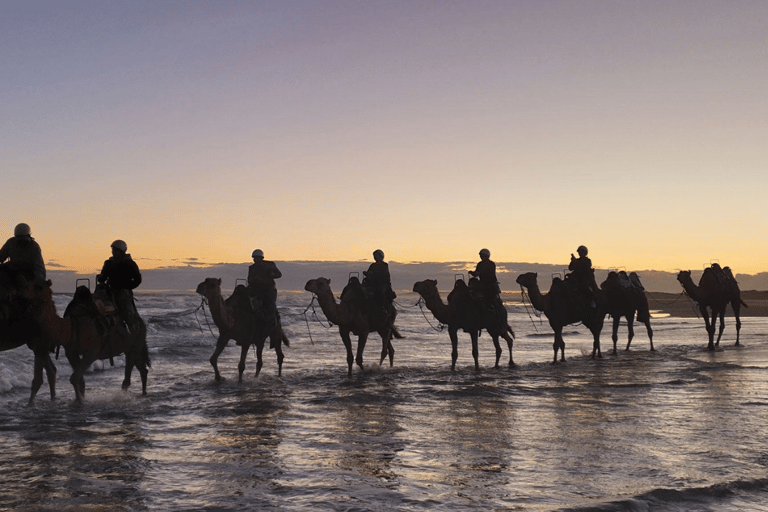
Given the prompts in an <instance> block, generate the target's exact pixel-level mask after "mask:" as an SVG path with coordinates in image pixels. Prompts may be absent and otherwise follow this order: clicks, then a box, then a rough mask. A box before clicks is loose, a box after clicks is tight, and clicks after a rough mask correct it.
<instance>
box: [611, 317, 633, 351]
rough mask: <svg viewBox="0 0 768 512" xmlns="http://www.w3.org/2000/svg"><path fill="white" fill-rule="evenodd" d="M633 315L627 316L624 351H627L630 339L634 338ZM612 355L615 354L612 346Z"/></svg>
mask: <svg viewBox="0 0 768 512" xmlns="http://www.w3.org/2000/svg"><path fill="white" fill-rule="evenodd" d="M634 316H635V315H634V314H631V315H629V316H627V348H626V350H629V345H630V344H632V339H633V338H634V337H635V319H634V318H633V317H634ZM613 353H614V354H615V353H616V345H615V344H614V346H613Z"/></svg>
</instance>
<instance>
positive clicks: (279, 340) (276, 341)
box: [269, 330, 285, 377]
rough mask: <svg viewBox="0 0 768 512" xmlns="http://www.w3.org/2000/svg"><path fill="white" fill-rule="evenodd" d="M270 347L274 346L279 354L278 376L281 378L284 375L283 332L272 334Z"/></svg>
mask: <svg viewBox="0 0 768 512" xmlns="http://www.w3.org/2000/svg"><path fill="white" fill-rule="evenodd" d="M269 341H270V345H272V346H274V348H275V353H276V354H277V376H278V377H280V376H281V375H282V374H283V359H285V356H284V355H283V347H282V345H283V332H282V330H278V332H276V333H274V332H273V333H272V334H271V335H270V338H269Z"/></svg>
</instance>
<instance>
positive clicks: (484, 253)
mask: <svg viewBox="0 0 768 512" xmlns="http://www.w3.org/2000/svg"><path fill="white" fill-rule="evenodd" d="M480 257H481V258H490V257H491V251H489V250H488V249H480Z"/></svg>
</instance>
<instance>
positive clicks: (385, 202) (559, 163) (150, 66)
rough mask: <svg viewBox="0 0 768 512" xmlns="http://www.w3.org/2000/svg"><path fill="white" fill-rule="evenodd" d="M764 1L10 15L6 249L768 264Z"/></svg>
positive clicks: (58, 255) (5, 8)
mask: <svg viewBox="0 0 768 512" xmlns="http://www.w3.org/2000/svg"><path fill="white" fill-rule="evenodd" d="M766 27H768V2H766V1H764V0H756V1H738V0H735V1H706V0H696V1H685V0H682V1H673V2H668V1H645V0H644V1H634V2H632V1H602V0H600V1H574V0H568V1H539V0H530V1H512V0H508V1H482V0H480V1H466V2H434V1H407V2H406V1H398V0H383V1H370V0H366V1H290V0H287V1H286V0H281V1H273V2H261V1H243V2H238V1H217V2H213V1H211V2H202V1H199V2H155V1H149V2H143V1H130V2H123V1H121V2H114V1H93V2H75V1H66V0H62V1H55V2H35V1H18V2H15V1H8V2H3V3H2V4H0V47H1V48H2V49H3V50H2V52H0V69H2V77H3V78H2V80H0V115H1V117H2V122H1V123H0V166H1V167H2V171H1V172H2V183H3V189H4V190H3V200H2V210H0V211H2V222H0V235H1V236H0V238H3V239H4V238H6V237H9V236H11V235H12V233H13V227H14V225H15V224H16V223H18V222H27V223H29V224H30V225H31V226H32V231H33V236H34V237H35V238H36V239H37V241H38V242H39V243H40V245H41V246H42V249H43V255H44V257H45V260H46V263H47V265H48V267H49V268H65V269H74V270H79V271H85V272H91V271H95V270H98V268H100V266H101V263H102V262H103V261H104V259H106V258H107V257H108V256H109V255H110V250H109V244H110V242H111V241H112V240H113V239H115V238H122V239H124V240H125V241H126V242H127V243H128V247H129V252H131V253H132V254H133V256H134V258H135V259H137V261H138V262H139V265H140V266H141V267H142V268H154V267H158V266H166V265H186V264H188V263H194V264H212V263H220V262H225V263H238V262H247V261H249V260H250V254H251V251H252V250H253V249H254V248H256V247H258V248H261V249H263V250H264V251H265V253H266V256H267V258H268V259H272V260H277V261H281V260H283V261H285V260H359V259H367V260H370V259H371V252H372V251H373V250H374V249H376V248H381V249H383V250H384V252H385V253H386V257H387V259H388V260H394V261H399V262H411V261H438V262H439V261H476V260H477V253H478V251H479V249H481V248H482V247H487V248H489V249H490V250H491V253H492V258H493V259H494V260H496V261H506V262H513V261H517V262H540V263H564V264H567V262H568V258H569V255H570V253H572V252H575V251H576V247H577V246H578V245H580V244H584V245H587V246H588V247H589V249H590V256H591V257H592V261H593V263H594V265H595V266H596V267H600V268H610V267H623V268H626V269H628V270H643V269H657V270H674V269H676V268H701V267H702V265H704V264H706V263H708V262H710V261H712V260H718V261H719V262H720V263H721V264H723V265H730V266H731V267H732V268H733V269H734V270H735V271H737V272H742V273H757V272H762V271H768V259H767V258H766V256H768V203H767V202H766V196H767V195H768V94H767V93H766V91H768V30H766Z"/></svg>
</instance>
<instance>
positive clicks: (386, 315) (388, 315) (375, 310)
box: [304, 277, 401, 375]
mask: <svg viewBox="0 0 768 512" xmlns="http://www.w3.org/2000/svg"><path fill="white" fill-rule="evenodd" d="M304 289H305V290H307V291H308V292H311V293H314V294H315V295H316V296H317V301H318V302H319V304H320V308H321V309H322V310H323V314H324V315H325V317H326V318H327V319H328V321H329V322H331V323H334V324H336V325H338V326H339V334H340V335H341V341H343V342H344V346H345V347H346V349H347V366H348V368H349V372H348V375H352V363H353V362H356V363H357V365H358V366H359V367H360V368H362V367H363V350H364V349H365V343H366V341H367V340H368V334H369V333H371V332H378V333H379V336H381V360H380V361H379V364H382V363H383V362H384V359H386V357H387V355H389V366H392V365H393V361H394V357H395V349H394V347H393V346H392V336H393V335H394V336H395V337H397V338H400V337H401V336H400V334H399V333H398V332H397V329H396V328H395V316H396V315H397V311H396V310H395V309H394V308H390V309H388V310H387V311H384V310H381V308H379V307H377V306H376V305H374V304H370V303H369V302H368V300H367V299H366V297H365V292H364V291H363V287H362V285H361V284H360V281H359V280H358V279H357V278H355V277H353V278H352V279H350V280H349V284H347V286H346V287H345V288H344V291H343V292H342V294H341V301H340V302H338V303H337V302H336V297H334V295H333V292H332V291H331V280H330V279H326V278H325V277H318V278H317V279H310V280H309V281H307V284H306V285H304ZM350 333H352V334H356V335H357V356H356V357H353V356H352V340H351V339H350V336H349V335H350Z"/></svg>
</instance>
